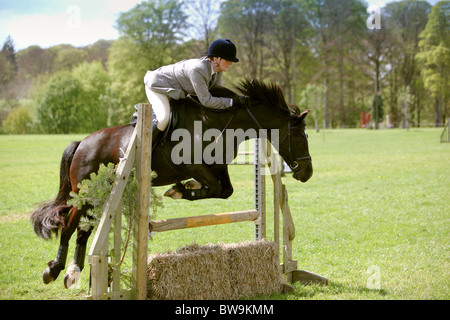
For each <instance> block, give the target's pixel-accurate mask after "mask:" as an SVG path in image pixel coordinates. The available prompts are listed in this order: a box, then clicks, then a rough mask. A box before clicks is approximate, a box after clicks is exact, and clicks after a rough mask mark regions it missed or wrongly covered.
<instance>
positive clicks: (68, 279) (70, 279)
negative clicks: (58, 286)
mask: <svg viewBox="0 0 450 320" xmlns="http://www.w3.org/2000/svg"><path fill="white" fill-rule="evenodd" d="M80 276H81V270H80V267H78V266H77V265H76V264H71V265H70V266H69V267H68V268H67V272H66V275H65V276H64V287H66V289H69V288H70V287H71V286H73V285H74V284H77V283H78V282H79V281H80Z"/></svg>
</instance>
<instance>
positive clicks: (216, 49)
mask: <svg viewBox="0 0 450 320" xmlns="http://www.w3.org/2000/svg"><path fill="white" fill-rule="evenodd" d="M206 55H207V56H208V57H219V58H222V59H225V60H228V61H231V62H239V59H238V58H236V46H235V45H234V43H233V42H231V40H230V39H218V40H216V41H214V42H213V43H211V45H210V46H209V49H208V52H207V53H206Z"/></svg>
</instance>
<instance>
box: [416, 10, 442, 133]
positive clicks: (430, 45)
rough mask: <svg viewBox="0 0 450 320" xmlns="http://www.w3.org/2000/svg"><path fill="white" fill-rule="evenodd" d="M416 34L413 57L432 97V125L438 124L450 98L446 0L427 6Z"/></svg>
mask: <svg viewBox="0 0 450 320" xmlns="http://www.w3.org/2000/svg"><path fill="white" fill-rule="evenodd" d="M420 38H421V40H420V42H419V47H420V52H418V53H417V54H416V59H417V61H419V63H420V64H421V65H422V66H423V68H422V71H421V76H422V78H423V81H424V86H425V88H426V89H427V90H428V91H429V92H430V93H431V95H432V96H433V98H434V100H435V126H442V124H443V123H444V120H445V116H446V115H447V110H446V109H445V106H446V105H448V100H449V98H450V93H449V92H450V79H449V73H450V1H440V2H438V3H437V4H436V5H435V6H434V7H433V8H432V9H431V13H430V14H429V16H428V23H427V24H426V27H425V29H424V30H423V31H422V33H421V34H420Z"/></svg>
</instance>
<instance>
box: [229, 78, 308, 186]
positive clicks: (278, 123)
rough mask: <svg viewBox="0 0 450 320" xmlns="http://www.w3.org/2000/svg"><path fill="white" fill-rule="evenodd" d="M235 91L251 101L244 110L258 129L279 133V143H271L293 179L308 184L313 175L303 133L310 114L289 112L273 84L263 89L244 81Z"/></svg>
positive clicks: (249, 81)
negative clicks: (274, 130) (286, 165)
mask: <svg viewBox="0 0 450 320" xmlns="http://www.w3.org/2000/svg"><path fill="white" fill-rule="evenodd" d="M236 89H237V90H238V91H239V92H240V93H242V94H243V95H245V96H248V97H249V98H250V101H251V102H250V105H249V106H245V108H246V109H247V112H248V113H249V114H250V116H251V118H252V119H253V122H255V123H256V124H257V126H258V127H259V128H260V129H261V128H265V129H279V140H278V141H273V138H274V137H273V136H271V137H270V139H271V142H272V144H274V145H275V147H277V146H278V148H277V149H278V152H279V153H280V155H281V156H282V157H283V159H284V161H286V163H287V164H288V165H289V167H290V168H291V169H292V171H293V177H294V179H296V180H300V181H301V182H306V181H308V180H309V179H310V178H311V177H312V174H313V167H312V162H311V156H310V154H309V148H308V136H307V134H306V131H305V127H306V124H305V117H306V116H307V114H308V112H309V110H307V111H304V112H303V113H300V112H299V110H298V108H297V107H295V108H293V107H291V108H290V107H289V106H288V105H287V104H286V101H285V99H284V95H283V92H282V90H281V88H280V87H279V86H278V85H276V84H274V83H271V84H269V85H266V84H264V83H263V82H261V81H258V80H253V79H245V80H244V81H242V82H241V83H240V85H239V86H236ZM293 109H295V110H293ZM252 110H253V111H252ZM276 142H278V143H276Z"/></svg>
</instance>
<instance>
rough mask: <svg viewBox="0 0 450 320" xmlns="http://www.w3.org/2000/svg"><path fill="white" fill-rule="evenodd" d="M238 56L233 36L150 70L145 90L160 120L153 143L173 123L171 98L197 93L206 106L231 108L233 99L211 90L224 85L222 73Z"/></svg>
mask: <svg viewBox="0 0 450 320" xmlns="http://www.w3.org/2000/svg"><path fill="white" fill-rule="evenodd" d="M238 61H239V59H238V58H236V46H235V45H234V43H233V42H231V40H229V39H218V40H216V41H214V42H212V43H211V45H210V46H209V49H208V52H207V53H206V56H204V57H202V58H200V59H189V60H183V61H180V62H177V63H175V64H171V65H167V66H163V67H160V68H159V69H156V70H154V71H147V74H146V75H145V78H144V83H145V92H146V94H147V98H148V100H149V102H150V103H151V105H152V108H153V112H154V113H155V115H156V119H155V120H154V121H153V124H152V145H154V144H155V141H156V140H157V138H158V136H159V135H160V133H161V132H163V131H164V130H165V129H166V127H167V125H168V124H169V114H170V104H169V98H172V99H177V100H178V99H184V98H186V96H187V95H196V96H197V98H198V100H199V101H200V103H201V104H202V105H204V106H205V107H207V108H213V109H227V108H230V107H231V106H232V105H233V99H230V98H223V97H213V96H212V95H211V94H210V93H209V90H210V89H211V88H212V87H216V86H221V84H222V72H225V71H227V70H228V67H229V66H230V65H232V63H233V62H238Z"/></svg>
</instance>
